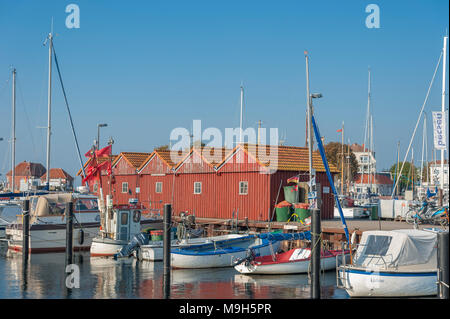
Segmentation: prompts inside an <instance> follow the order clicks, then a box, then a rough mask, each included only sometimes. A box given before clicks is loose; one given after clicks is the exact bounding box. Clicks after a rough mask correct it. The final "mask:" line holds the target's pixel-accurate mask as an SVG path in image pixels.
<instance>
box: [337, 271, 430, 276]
mask: <svg viewBox="0 0 450 319" xmlns="http://www.w3.org/2000/svg"><path fill="white" fill-rule="evenodd" d="M345 272H349V273H355V274H362V275H374V276H391V277H425V276H437V272H436V271H433V272H383V271H376V270H374V271H367V270H357V269H345Z"/></svg>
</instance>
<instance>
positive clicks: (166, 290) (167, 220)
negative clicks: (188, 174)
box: [163, 204, 172, 299]
mask: <svg viewBox="0 0 450 319" xmlns="http://www.w3.org/2000/svg"><path fill="white" fill-rule="evenodd" d="M171 218H172V205H171V204H165V205H164V220H163V229H164V234H163V247H164V254H163V263H164V286H163V294H164V299H169V298H170V229H171V224H172V221H171Z"/></svg>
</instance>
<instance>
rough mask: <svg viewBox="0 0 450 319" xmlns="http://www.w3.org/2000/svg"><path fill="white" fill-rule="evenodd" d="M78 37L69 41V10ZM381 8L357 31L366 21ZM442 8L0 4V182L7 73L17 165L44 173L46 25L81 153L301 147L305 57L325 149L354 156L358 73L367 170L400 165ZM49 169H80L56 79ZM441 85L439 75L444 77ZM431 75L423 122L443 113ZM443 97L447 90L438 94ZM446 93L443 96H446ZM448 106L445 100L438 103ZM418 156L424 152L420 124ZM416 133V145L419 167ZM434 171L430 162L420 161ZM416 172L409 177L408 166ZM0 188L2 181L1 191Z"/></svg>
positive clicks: (358, 137)
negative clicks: (369, 135)
mask: <svg viewBox="0 0 450 319" xmlns="http://www.w3.org/2000/svg"><path fill="white" fill-rule="evenodd" d="M71 3H73V4H77V5H78V6H79V8H80V28H79V29H68V28H66V26H65V20H66V17H67V15H68V13H66V12H65V8H66V6H67V5H68V4H71ZM371 3H375V4H377V5H378V6H379V8H380V26H381V27H380V28H379V29H368V28H367V27H366V25H365V20H366V17H367V15H368V13H366V12H365V8H366V6H367V5H368V4H371ZM448 9H449V8H448V1H444V0H439V1H436V0H435V1H375V0H373V1H356V0H355V1H328V0H327V1H260V0H259V1H250V0H248V1H233V0H227V1H224V0H222V1H194V0H193V1H100V0H98V1H92V0H91V1H61V0H58V1H20V0H16V1H7V0H0V35H1V39H2V42H1V45H0V137H3V138H4V140H3V141H0V173H1V174H2V176H4V175H5V174H6V172H7V171H8V170H9V169H10V151H9V149H8V147H9V146H8V139H9V138H10V132H11V79H10V78H11V74H10V73H11V71H10V67H11V65H13V66H14V67H15V68H17V89H18V91H17V146H16V154H17V162H20V161H23V160H27V161H35V162H41V163H43V164H44V165H45V154H46V133H45V130H43V129H39V128H37V127H39V126H46V122H47V68H48V65H47V63H48V60H47V59H48V57H47V55H48V49H47V47H44V46H43V45H42V44H43V41H44V40H45V37H46V35H47V34H48V32H49V30H50V21H51V18H52V17H53V19H54V33H56V38H55V40H54V45H55V49H56V52H57V55H58V60H59V63H60V67H61V69H62V75H63V78H64V82H65V83H64V84H65V87H66V91H67V94H68V99H69V104H70V107H71V112H72V116H73V119H74V123H75V128H76V131H77V135H78V139H79V142H80V147H81V151H82V153H83V154H84V152H86V151H87V150H88V149H89V148H90V146H91V145H92V142H93V140H94V139H95V138H96V135H97V124H98V123H103V122H104V123H108V127H106V128H102V130H101V144H102V145H105V143H106V141H107V138H108V137H109V136H112V137H113V138H114V140H115V144H114V146H113V152H114V153H118V152H120V151H143V152H151V151H152V150H153V147H155V146H158V145H162V144H168V143H169V136H170V132H171V131H172V130H173V129H174V128H176V127H185V128H187V129H190V128H191V126H192V120H193V119H200V120H202V126H203V128H206V127H217V128H219V129H221V130H224V129H225V128H226V127H238V126H239V95H240V84H241V81H243V82H244V86H245V104H246V110H245V116H244V117H245V118H244V126H245V127H250V126H253V127H256V125H257V124H256V123H257V121H258V120H262V121H263V126H264V127H267V128H270V127H277V128H278V129H279V133H280V134H282V135H283V136H286V141H287V142H286V143H287V144H288V145H298V146H304V141H305V127H304V125H305V110H306V105H305V102H306V88H305V82H306V81H305V58H304V54H303V52H304V50H308V52H309V55H310V85H311V91H312V92H320V93H322V94H323V98H322V99H320V100H318V101H316V102H315V114H316V118H317V121H318V125H319V127H320V130H321V133H322V135H324V136H325V141H326V142H329V141H340V138H341V136H340V134H339V133H337V132H336V130H337V129H339V128H340V127H341V124H342V121H345V133H346V134H345V137H346V138H345V139H346V142H347V138H349V139H350V141H351V143H353V142H358V143H360V144H362V140H363V136H364V125H365V115H366V108H367V69H368V67H369V66H370V68H371V70H372V108H373V121H374V142H375V151H376V153H377V156H376V157H377V168H378V170H382V169H384V168H388V167H390V166H391V165H392V164H393V163H394V162H395V161H396V152H397V141H400V143H401V150H400V151H401V153H400V154H401V158H403V156H404V155H405V152H406V148H407V145H408V143H409V140H410V137H411V134H412V132H413V129H414V126H415V123H416V120H417V117H418V115H419V111H420V108H421V106H422V103H423V101H424V98H425V94H426V91H427V88H428V85H429V82H430V80H431V77H432V75H433V71H434V68H435V66H436V63H437V61H438V58H439V54H440V51H441V49H442V44H443V36H444V34H445V32H446V29H448ZM54 71H55V72H54V76H53V92H54V94H53V103H52V105H53V109H52V123H53V124H52V125H53V136H52V167H62V168H64V169H65V170H67V171H68V172H69V173H70V174H72V175H75V173H76V171H77V170H78V168H79V163H78V159H77V155H76V151H75V147H74V143H73V138H72V133H71V130H70V126H69V121H68V116H67V112H66V109H65V105H64V100H63V97H62V94H61V89H60V86H59V82H58V78H57V74H56V68H55V67H54ZM447 76H448V73H447ZM441 86H442V69H440V70H439V71H438V74H437V76H436V80H435V83H434V85H433V88H432V91H431V94H430V98H429V101H428V103H427V106H426V108H425V110H426V111H427V112H431V111H432V110H440V108H441ZM447 87H448V81H447ZM447 92H448V89H447ZM446 103H447V104H446V105H447V107H448V96H447V102H446ZM429 119H430V121H429V122H428V128H429V130H428V137H429V142H428V147H429V149H431V147H432V131H431V127H432V123H431V114H430V116H429ZM421 148H422V124H421V125H420V126H419V129H418V132H417V136H416V139H415V143H414V156H415V160H416V164H418V160H420V157H421ZM428 157H429V159H430V160H431V152H430V155H428ZM419 165H420V164H419ZM2 176H0V178H2Z"/></svg>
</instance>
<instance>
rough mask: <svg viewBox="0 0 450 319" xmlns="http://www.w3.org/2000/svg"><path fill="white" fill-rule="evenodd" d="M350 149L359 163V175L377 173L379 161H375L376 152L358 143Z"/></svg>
mask: <svg viewBox="0 0 450 319" xmlns="http://www.w3.org/2000/svg"><path fill="white" fill-rule="evenodd" d="M350 149H351V150H352V152H353V153H354V154H355V157H356V161H357V162H358V174H369V173H371V174H375V173H376V167H377V160H376V159H375V152H372V151H370V150H369V149H367V147H364V146H361V145H359V144H357V143H353V144H352V145H351V146H350Z"/></svg>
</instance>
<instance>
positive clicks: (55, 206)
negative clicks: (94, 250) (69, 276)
mask: <svg viewBox="0 0 450 319" xmlns="http://www.w3.org/2000/svg"><path fill="white" fill-rule="evenodd" d="M27 199H29V200H30V242H29V247H30V248H29V252H30V253H49V252H62V251H65V249H66V218H65V207H66V204H67V203H69V202H74V212H73V216H74V218H75V221H74V232H73V237H74V241H73V244H74V250H75V251H77V250H88V249H89V247H90V245H91V242H92V237H93V236H95V234H97V232H98V229H99V226H100V215H99V210H98V205H97V197H96V196H94V195H87V194H80V193H55V194H48V195H40V196H30V197H28V198H27ZM22 235H23V230H22V214H21V213H20V215H18V216H17V218H16V220H15V221H14V223H12V224H9V225H8V226H7V227H6V236H7V239H8V247H9V249H12V250H16V251H22Z"/></svg>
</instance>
